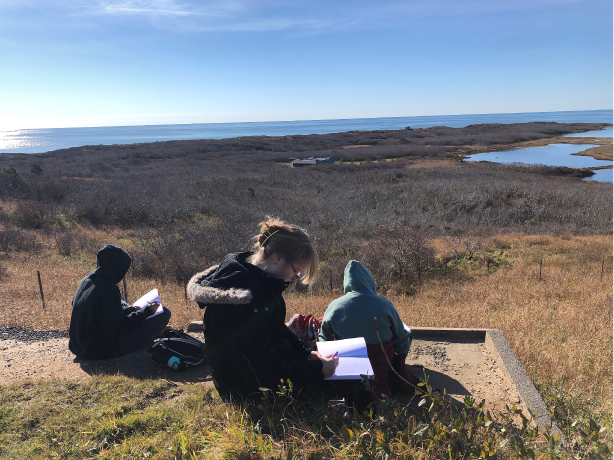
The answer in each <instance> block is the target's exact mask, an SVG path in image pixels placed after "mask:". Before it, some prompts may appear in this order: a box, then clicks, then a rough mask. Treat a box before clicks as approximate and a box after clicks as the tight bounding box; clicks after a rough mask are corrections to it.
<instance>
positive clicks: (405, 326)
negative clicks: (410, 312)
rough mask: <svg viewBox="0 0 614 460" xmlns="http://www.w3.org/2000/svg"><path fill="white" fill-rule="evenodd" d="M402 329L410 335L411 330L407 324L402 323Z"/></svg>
mask: <svg viewBox="0 0 614 460" xmlns="http://www.w3.org/2000/svg"><path fill="white" fill-rule="evenodd" d="M403 327H404V328H405V330H406V331H407V332H409V333H410V334H411V329H410V328H409V326H408V325H407V324H405V323H403Z"/></svg>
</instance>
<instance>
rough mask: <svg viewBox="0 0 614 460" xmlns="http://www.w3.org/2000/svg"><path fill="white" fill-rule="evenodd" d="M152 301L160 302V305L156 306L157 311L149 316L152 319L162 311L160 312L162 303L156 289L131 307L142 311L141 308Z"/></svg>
mask: <svg viewBox="0 0 614 460" xmlns="http://www.w3.org/2000/svg"><path fill="white" fill-rule="evenodd" d="M154 300H157V301H158V302H160V304H159V305H158V309H157V310H156V312H155V313H154V314H153V315H151V316H150V318H152V317H154V316H156V315H159V314H160V313H162V312H163V311H164V310H162V302H161V301H160V296H159V295H158V290H157V289H152V290H151V291H149V292H148V293H147V294H145V295H144V296H143V297H141V298H140V299H139V300H137V301H136V302H134V303H133V305H134V306H135V307H139V308H140V309H141V310H142V309H143V308H145V307H147V304H148V303H149V302H153V301H154Z"/></svg>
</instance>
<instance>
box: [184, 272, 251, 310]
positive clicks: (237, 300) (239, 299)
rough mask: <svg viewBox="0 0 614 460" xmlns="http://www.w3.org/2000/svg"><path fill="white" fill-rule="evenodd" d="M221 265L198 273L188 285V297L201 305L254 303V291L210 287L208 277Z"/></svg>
mask: <svg viewBox="0 0 614 460" xmlns="http://www.w3.org/2000/svg"><path fill="white" fill-rule="evenodd" d="M218 267H219V265H214V266H213V267H209V268H208V269H206V270H205V271H204V272H200V273H197V274H196V275H194V276H193V277H192V279H191V280H190V282H189V283H188V295H189V296H190V298H191V299H192V300H193V301H194V302H198V303H200V304H204V305H207V304H210V303H212V304H213V303H215V304H228V305H243V304H247V303H250V302H251V301H252V298H253V297H252V291H250V290H249V289H238V288H229V289H222V288H217V287H212V286H209V283H208V282H207V277H209V276H210V275H212V274H213V273H215V271H216V270H217V269H218Z"/></svg>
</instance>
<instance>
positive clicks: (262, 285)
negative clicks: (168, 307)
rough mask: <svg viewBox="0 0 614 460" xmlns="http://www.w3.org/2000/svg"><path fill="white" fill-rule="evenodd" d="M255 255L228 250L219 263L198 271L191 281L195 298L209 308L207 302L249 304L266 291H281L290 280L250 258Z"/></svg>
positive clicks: (192, 293) (215, 303) (191, 292)
mask: <svg viewBox="0 0 614 460" xmlns="http://www.w3.org/2000/svg"><path fill="white" fill-rule="evenodd" d="M251 255H252V253H251V252H237V253H233V254H228V255H227V256H226V257H224V259H223V260H222V261H221V262H220V264H219V265H214V266H213V267H210V268H208V269H207V270H205V271H204V272H200V273H197V274H196V275H194V276H193V277H192V279H191V280H190V282H189V283H188V294H189V295H190V297H191V298H192V300H194V301H195V302H198V304H199V306H200V307H201V308H205V307H206V306H207V305H246V304H249V303H252V301H259V300H258V299H260V298H261V297H262V296H263V295H267V296H268V295H277V294H281V293H282V292H283V291H284V289H286V288H287V287H288V284H289V283H287V282H286V281H284V280H281V279H277V278H273V277H272V276H270V275H269V274H267V273H266V272H265V271H264V270H262V269H260V268H259V267H256V266H255V265H252V264H250V263H249V262H247V260H248V259H249V257H250V256H251ZM265 292H266V293H267V294H264V293H265ZM261 300H262V299H261Z"/></svg>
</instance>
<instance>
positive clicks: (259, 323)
mask: <svg viewBox="0 0 614 460" xmlns="http://www.w3.org/2000/svg"><path fill="white" fill-rule="evenodd" d="M250 255H251V253H249V252H244V253H235V254H229V255H227V256H226V257H225V258H224V260H222V262H221V263H220V264H219V265H217V266H214V267H211V268H209V269H208V270H206V271H204V272H201V273H198V274H196V275H194V276H193V277H192V279H191V280H190V282H189V284H188V293H189V294H190V297H191V298H192V299H193V300H194V301H196V302H198V305H199V306H200V307H201V308H205V307H206V310H205V316H204V325H205V342H206V344H207V349H208V350H209V358H210V366H211V373H212V377H213V383H214V384H215V387H216V388H217V390H218V392H219V394H220V396H221V397H222V398H224V399H229V398H237V397H238V398H240V399H245V398H249V397H253V396H256V395H258V393H259V392H260V390H259V388H260V387H265V388H269V389H272V390H276V389H277V387H278V385H279V384H280V379H284V380H285V381H287V380H288V379H289V380H290V381H291V382H292V385H293V386H294V388H301V387H303V386H306V385H310V384H314V383H315V384H319V383H320V382H322V381H323V380H324V375H323V374H322V362H321V361H320V360H319V359H318V360H313V361H308V360H307V357H308V356H309V353H310V352H309V350H308V349H307V348H306V347H305V346H304V344H303V342H301V341H300V340H299V339H298V338H297V337H296V336H295V335H294V334H293V333H292V332H291V331H290V330H289V329H288V327H287V326H286V324H285V322H284V321H285V318H286V304H285V302H284V299H283V297H282V292H283V291H284V289H286V287H287V286H288V283H286V282H285V281H283V280H279V279H276V278H273V277H271V276H270V275H268V274H267V273H265V272H264V271H263V270H261V269H260V268H258V267H256V266H254V265H252V264H250V263H248V262H247V261H246V259H247V258H248V257H249V256H250Z"/></svg>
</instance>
